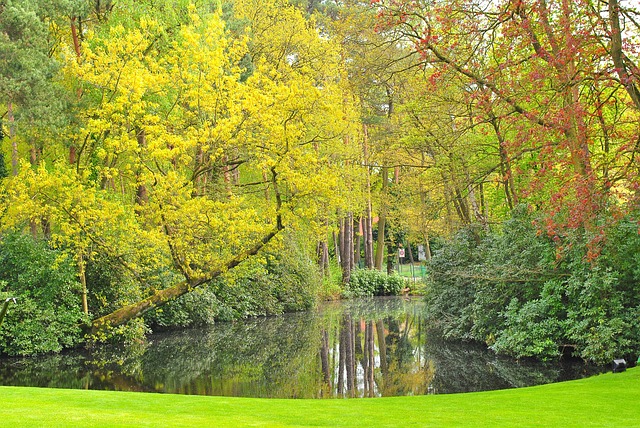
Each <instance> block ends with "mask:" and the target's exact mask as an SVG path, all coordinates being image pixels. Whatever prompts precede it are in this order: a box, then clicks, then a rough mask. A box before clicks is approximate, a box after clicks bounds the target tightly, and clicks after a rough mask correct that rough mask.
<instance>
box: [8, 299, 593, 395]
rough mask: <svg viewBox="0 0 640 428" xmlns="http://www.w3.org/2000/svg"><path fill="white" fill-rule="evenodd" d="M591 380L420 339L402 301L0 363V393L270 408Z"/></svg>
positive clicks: (416, 303)
mask: <svg viewBox="0 0 640 428" xmlns="http://www.w3.org/2000/svg"><path fill="white" fill-rule="evenodd" d="M596 372H598V369H597V368H593V367H588V366H585V365H584V364H583V363H580V362H572V363H569V362H564V363H559V362H554V363H546V364H545V363H540V362H522V361H520V362H518V361H515V360H512V359H508V358H500V357H496V356H495V355H494V354H493V353H492V352H490V351H487V350H486V349H485V348H483V347H480V346H474V345H469V344H462V343H449V342H445V341H443V340H441V339H439V338H438V337H435V336H434V335H433V334H432V333H429V329H428V326H427V325H425V322H424V317H423V305H422V303H421V301H420V300H419V299H410V300H406V299H403V298H372V299H362V300H353V301H346V302H336V303H327V304H323V305H322V306H321V307H320V308H319V309H318V310H316V311H313V312H307V313H297V314H285V315H282V316H277V317H270V318H258V319H251V320H246V321H238V322H233V323H219V324H216V325H215V326H213V327H207V328H199V329H189V330H181V331H174V332H165V333H156V334H153V335H151V336H150V337H149V339H148V341H147V342H145V343H139V344H136V345H134V346H130V347H128V348H126V349H123V348H114V347H108V346H101V347H97V348H94V349H92V350H90V351H89V350H82V351H73V352H66V353H63V354H61V355H50V356H44V357H37V358H21V359H18V358H11V359H0V384H2V385H21V386H40V387H55V388H84V389H106V390H121V391H147V392H166V393H179V394H201V395H225V396H247V397H279V398H324V397H373V396H390V395H417V394H438V393H454V392H468V391H481V390H490V389H504V388H514V387H523V386H529V385H537V384H543V383H550V382H557V381H561V380H568V379H574V378H580V377H584V376H588V375H591V374H594V373H596Z"/></svg>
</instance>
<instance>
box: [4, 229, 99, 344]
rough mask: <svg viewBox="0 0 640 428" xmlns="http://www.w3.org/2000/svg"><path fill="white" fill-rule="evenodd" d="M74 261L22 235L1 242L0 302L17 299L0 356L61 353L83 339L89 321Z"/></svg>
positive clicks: (10, 313) (6, 238)
mask: <svg viewBox="0 0 640 428" xmlns="http://www.w3.org/2000/svg"><path fill="white" fill-rule="evenodd" d="M79 289H80V287H79V283H78V280H77V277H76V275H75V271H74V266H73V263H72V262H71V260H69V258H68V257H67V256H66V255H65V254H64V253H63V252H61V251H57V250H52V249H50V248H49V247H48V246H47V244H46V243H45V242H42V241H35V240H34V239H33V238H31V237H30V236H28V235H24V234H21V233H19V232H13V233H10V234H6V235H4V236H3V237H2V240H1V241H0V290H2V291H1V292H0V300H2V301H4V300H5V299H6V298H8V297H15V298H16V299H17V303H16V304H15V305H11V306H10V307H9V310H8V312H7V315H6V318H5V320H4V324H3V325H2V327H1V328H0V353H4V354H9V355H26V354H38V353H46V352H52V351H60V350H61V349H62V348H64V347H70V346H73V345H75V344H77V343H78V342H79V341H80V340H81V339H82V332H81V326H82V324H83V323H85V322H86V321H87V320H86V319H85V317H84V315H83V314H82V311H81V309H80V297H79V291H80V290H79Z"/></svg>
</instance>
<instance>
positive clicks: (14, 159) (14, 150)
mask: <svg viewBox="0 0 640 428" xmlns="http://www.w3.org/2000/svg"><path fill="white" fill-rule="evenodd" d="M7 121H8V122H9V141H11V174H13V176H16V175H18V140H17V139H16V122H15V117H14V116H13V102H12V101H11V100H9V101H8V102H7Z"/></svg>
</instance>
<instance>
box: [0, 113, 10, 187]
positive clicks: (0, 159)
mask: <svg viewBox="0 0 640 428" xmlns="http://www.w3.org/2000/svg"><path fill="white" fill-rule="evenodd" d="M0 141H2V122H1V121H0ZM8 176H9V172H8V171H7V165H6V164H5V163H4V153H2V151H1V150H0V179H3V178H5V177H8Z"/></svg>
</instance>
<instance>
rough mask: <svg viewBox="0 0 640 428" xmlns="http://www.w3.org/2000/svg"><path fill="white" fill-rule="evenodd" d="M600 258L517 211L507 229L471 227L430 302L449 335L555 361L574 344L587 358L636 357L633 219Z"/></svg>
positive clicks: (638, 266)
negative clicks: (494, 230)
mask: <svg viewBox="0 0 640 428" xmlns="http://www.w3.org/2000/svg"><path fill="white" fill-rule="evenodd" d="M607 236H608V240H607V241H606V244H605V245H604V246H603V248H602V252H601V255H600V257H599V258H598V259H596V260H595V261H589V260H587V257H586V250H584V249H585V248H586V247H587V245H586V243H585V242H581V241H580V239H579V238H575V237H573V238H568V237H567V238H565V240H564V241H563V243H564V244H565V247H564V248H565V250H564V251H563V252H562V254H561V256H562V257H560V258H556V254H557V253H556V251H558V247H557V246H556V244H555V243H554V242H552V241H551V240H550V239H548V238H547V237H546V236H545V235H544V234H540V233H539V232H538V230H537V229H536V228H535V227H534V226H533V225H532V219H531V218H530V217H529V216H527V215H526V213H524V212H522V211H519V212H516V213H515V215H514V217H513V218H512V219H511V220H509V221H507V222H506V223H505V224H504V225H503V228H502V230H501V231H500V233H484V232H479V231H471V230H465V231H462V232H460V233H459V234H458V235H457V236H456V237H455V238H454V239H453V240H452V241H451V242H450V243H448V244H447V245H444V246H443V247H442V248H441V249H440V250H439V251H438V252H437V253H436V254H435V255H434V257H433V259H432V261H431V263H430V266H429V269H430V281H429V284H428V287H427V296H426V300H427V304H428V307H429V317H430V318H431V321H432V322H434V323H437V325H438V326H439V327H440V328H441V329H442V331H443V333H444V334H445V336H447V337H450V338H458V339H468V340H476V341H482V342H485V343H487V344H488V345H490V346H491V347H492V348H493V349H494V350H496V351H497V352H499V353H505V354H511V355H514V356H516V357H524V356H534V357H539V358H552V357H557V356H558V355H560V353H561V352H562V350H563V349H573V350H574V351H575V354H576V355H577V356H580V357H581V358H583V359H585V360H591V361H596V362H607V361H609V360H610V359H611V358H613V357H615V356H624V355H626V356H628V357H633V358H635V357H637V355H636V354H637V353H638V351H639V350H640V349H639V343H640V327H638V322H637V320H638V316H639V315H640V282H639V281H640V256H639V254H640V237H639V236H638V225H637V222H636V221H635V220H633V219H626V220H624V221H621V222H619V223H618V224H617V225H615V226H614V227H612V228H611V229H610V230H609V231H608V234H607Z"/></svg>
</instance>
